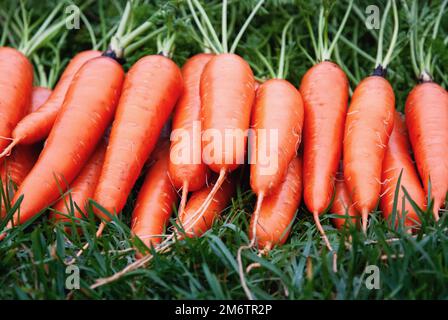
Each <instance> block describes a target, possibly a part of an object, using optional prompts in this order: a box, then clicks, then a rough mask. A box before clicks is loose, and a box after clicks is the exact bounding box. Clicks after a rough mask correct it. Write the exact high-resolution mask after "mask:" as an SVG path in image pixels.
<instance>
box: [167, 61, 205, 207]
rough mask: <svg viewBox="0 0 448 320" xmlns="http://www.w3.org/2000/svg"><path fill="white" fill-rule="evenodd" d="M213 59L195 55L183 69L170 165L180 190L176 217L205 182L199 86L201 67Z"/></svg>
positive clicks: (173, 179)
mask: <svg viewBox="0 0 448 320" xmlns="http://www.w3.org/2000/svg"><path fill="white" fill-rule="evenodd" d="M212 57H213V55H212V54H206V53H201V54H197V55H195V56H193V57H191V58H190V59H188V61H187V62H186V63H185V65H184V66H183V67H182V77H183V79H184V91H183V93H182V96H181V98H180V99H179V102H178V103H177V106H176V108H175V109H174V114H173V128H172V129H173V131H172V134H171V141H172V142H171V148H170V153H171V155H170V159H171V161H170V163H169V175H170V177H171V180H172V182H173V184H174V186H175V187H176V188H177V189H180V188H182V198H181V204H180V207H179V210H178V214H180V213H181V212H182V211H183V209H184V208H185V203H186V201H187V196H188V192H189V191H197V190H199V189H201V188H203V187H204V185H205V182H206V175H207V166H206V165H205V164H204V163H203V162H202V158H201V156H202V154H201V128H200V120H201V97H200V95H199V87H200V80H201V75H202V72H203V70H204V67H205V65H206V64H207V63H208V62H209V61H210V59H211V58H212ZM182 157H185V159H183V158H182Z"/></svg>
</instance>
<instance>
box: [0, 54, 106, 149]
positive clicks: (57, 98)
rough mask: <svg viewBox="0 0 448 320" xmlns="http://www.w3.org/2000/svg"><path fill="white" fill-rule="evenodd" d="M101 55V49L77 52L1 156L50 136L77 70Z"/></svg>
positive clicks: (18, 124) (21, 123)
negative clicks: (20, 146)
mask: <svg viewBox="0 0 448 320" xmlns="http://www.w3.org/2000/svg"><path fill="white" fill-rule="evenodd" d="M100 55H101V52H99V51H96V50H88V51H83V52H81V53H79V54H77V55H76V56H75V57H74V58H73V59H72V60H71V61H70V63H69V65H68V66H67V68H66V69H65V71H64V73H63V74H62V76H61V78H60V80H59V82H58V84H57V85H56V86H55V88H54V90H53V92H52V94H51V96H50V98H49V99H48V100H47V101H46V103H45V104H44V105H43V106H42V107H40V108H39V110H37V111H36V112H32V113H30V114H29V115H27V116H26V117H24V118H23V119H22V120H20V122H19V123H17V125H16V126H15V128H14V130H13V131H12V134H11V135H12V138H13V140H12V142H11V143H10V144H9V146H8V147H7V148H5V149H4V151H3V152H2V153H1V154H0V157H3V156H5V155H7V154H9V153H10V152H11V150H12V148H14V146H15V145H17V144H19V143H20V144H32V143H36V142H38V141H41V140H43V139H45V138H46V137H47V136H48V134H49V133H50V130H51V128H52V126H53V124H54V121H55V119H56V116H57V115H58V112H59V110H60V109H61V106H62V103H63V102H64V98H65V95H66V94H67V91H68V88H69V86H70V83H71V82H72V81H73V78H74V77H75V74H76V72H77V71H78V70H79V69H80V68H81V67H82V66H83V65H84V63H85V62H87V61H89V60H91V59H92V58H95V57H99V56H100ZM1 149H3V148H1Z"/></svg>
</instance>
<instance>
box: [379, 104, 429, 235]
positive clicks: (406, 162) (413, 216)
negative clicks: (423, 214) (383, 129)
mask: <svg viewBox="0 0 448 320" xmlns="http://www.w3.org/2000/svg"><path fill="white" fill-rule="evenodd" d="M410 151H411V146H410V144H409V140H408V134H407V129H406V123H405V119H404V117H402V115H401V114H400V113H399V112H398V111H396V112H395V119H394V128H393V130H392V134H391V136H390V138H389V144H388V146H387V149H386V154H385V156H384V160H383V173H382V181H383V184H382V188H381V194H382V195H381V202H380V208H381V210H382V213H383V216H384V218H385V219H388V218H389V216H390V214H391V213H392V211H393V207H394V196H395V192H396V187H397V185H398V179H399V177H400V174H401V175H402V176H401V180H400V190H399V193H398V200H399V201H398V203H397V213H398V217H400V218H401V217H402V216H403V215H404V214H405V212H406V216H405V217H404V224H405V226H409V227H415V226H416V224H418V223H420V218H419V217H418V215H417V212H415V210H414V208H413V207H412V205H411V203H410V202H409V200H408V199H406V198H405V195H404V192H403V188H404V189H406V191H407V192H408V194H409V196H410V197H411V199H412V200H413V201H414V202H415V203H416V204H417V205H418V206H419V207H420V208H424V205H425V194H424V191H423V187H422V185H421V183H420V180H419V177H418V174H417V170H416V169H415V166H414V163H413V162H412V159H411V155H410ZM403 205H404V210H405V212H402V208H403Z"/></svg>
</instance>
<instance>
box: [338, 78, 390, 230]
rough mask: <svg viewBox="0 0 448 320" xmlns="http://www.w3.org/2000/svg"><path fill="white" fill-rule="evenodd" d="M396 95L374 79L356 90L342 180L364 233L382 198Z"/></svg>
mask: <svg viewBox="0 0 448 320" xmlns="http://www.w3.org/2000/svg"><path fill="white" fill-rule="evenodd" d="M394 108H395V95H394V92H393V90H392V87H391V85H390V83H389V82H388V81H387V80H386V79H385V78H384V77H382V76H378V75H373V76H370V77H367V78H365V79H364V80H362V81H361V82H360V83H359V85H358V86H357V87H356V89H355V92H354V93H353V96H352V101H351V104H350V107H349V111H348V114H347V120H346V124H345V135H344V178H345V183H346V184H347V187H348V190H349V193H350V195H351V197H352V199H353V203H354V206H355V209H356V210H357V211H358V212H360V213H361V216H362V228H363V230H364V231H365V230H366V229H367V219H368V214H369V212H371V211H372V210H374V209H375V207H376V205H377V203H378V199H379V197H380V194H381V173H382V164H383V159H384V155H385V153H386V148H387V144H388V142H389V137H390V135H391V133H392V128H393V125H394V112H395V111H394Z"/></svg>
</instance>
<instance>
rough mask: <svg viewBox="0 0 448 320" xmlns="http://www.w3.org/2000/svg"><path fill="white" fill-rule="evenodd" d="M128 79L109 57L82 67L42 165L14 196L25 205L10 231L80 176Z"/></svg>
mask: <svg viewBox="0 0 448 320" xmlns="http://www.w3.org/2000/svg"><path fill="white" fill-rule="evenodd" d="M123 78H124V72H123V69H122V67H121V66H120V65H119V64H118V63H117V62H116V61H115V60H113V59H111V58H109V57H98V58H94V59H91V60H90V61H88V62H87V63H86V64H84V65H83V66H82V67H81V69H80V70H79V71H78V73H77V74H76V76H75V78H74V79H73V82H72V83H71V85H70V88H69V90H68V92H67V95H66V97H65V100H64V103H63V105H62V109H61V111H60V112H59V114H58V116H57V119H56V121H55V124H54V126H53V128H52V130H51V132H50V135H49V137H48V139H47V141H46V143H45V146H44V149H43V150H42V153H41V155H40V157H39V159H38V161H37V163H36V164H35V166H34V167H33V169H32V170H31V172H30V173H29V174H28V176H27V177H26V178H25V180H24V181H23V183H22V184H21V185H20V187H19V189H18V190H17V192H16V194H15V196H14V199H13V201H12V203H13V204H15V203H16V202H17V201H18V200H19V198H21V197H22V196H23V201H22V202H21V205H20V209H19V211H18V212H16V213H15V214H14V216H13V221H12V222H10V223H9V224H8V226H7V228H8V229H9V228H11V227H12V225H17V224H21V223H24V222H25V221H27V220H29V219H31V218H32V217H34V216H35V215H36V214H38V213H39V212H40V211H41V210H43V209H45V208H46V207H47V206H49V205H51V203H52V202H53V201H55V200H56V199H57V198H58V196H59V195H60V192H61V191H65V189H66V188H67V183H71V182H72V181H73V179H74V178H75V177H76V176H77V175H78V173H79V172H80V171H81V169H82V168H83V166H84V164H85V163H86V161H87V160H88V159H89V157H90V156H91V154H92V153H93V151H94V149H95V147H96V145H97V143H98V141H100V139H101V137H102V135H103V134H104V131H105V129H106V127H107V126H108V125H109V123H110V122H111V121H112V117H113V114H114V111H115V109H116V104H117V101H118V97H119V95H120V90H121V86H122V83H123ZM60 189H62V190H60Z"/></svg>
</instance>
